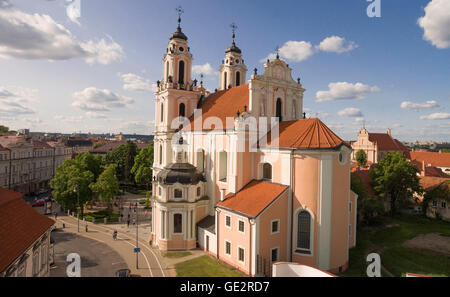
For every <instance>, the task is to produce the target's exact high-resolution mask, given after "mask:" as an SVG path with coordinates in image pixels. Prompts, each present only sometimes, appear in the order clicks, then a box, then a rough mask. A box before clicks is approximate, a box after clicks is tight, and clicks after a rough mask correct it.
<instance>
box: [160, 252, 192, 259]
mask: <svg viewBox="0 0 450 297" xmlns="http://www.w3.org/2000/svg"><path fill="white" fill-rule="evenodd" d="M189 255H192V253H191V252H167V253H165V254H164V257H166V258H171V259H174V258H183V257H186V256H189Z"/></svg>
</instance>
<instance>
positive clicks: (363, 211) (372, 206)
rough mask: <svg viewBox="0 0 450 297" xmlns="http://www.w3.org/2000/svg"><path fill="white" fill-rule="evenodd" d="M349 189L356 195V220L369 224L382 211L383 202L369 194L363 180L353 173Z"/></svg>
mask: <svg viewBox="0 0 450 297" xmlns="http://www.w3.org/2000/svg"><path fill="white" fill-rule="evenodd" d="M351 189H352V191H353V192H355V193H356V194H357V195H358V208H357V209H358V210H357V211H358V214H357V215H358V221H362V222H365V223H366V224H370V222H371V221H372V220H373V219H374V218H375V217H376V216H378V215H381V214H383V213H384V205H383V202H381V201H380V199H377V198H376V197H372V196H371V195H370V193H369V189H368V188H367V186H366V185H365V184H364V182H363V180H362V179H361V178H360V177H359V176H357V175H356V174H355V173H352V174H351Z"/></svg>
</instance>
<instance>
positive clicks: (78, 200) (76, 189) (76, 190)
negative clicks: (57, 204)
mask: <svg viewBox="0 0 450 297" xmlns="http://www.w3.org/2000/svg"><path fill="white" fill-rule="evenodd" d="M73 191H74V193H77V204H78V207H79V206H80V191H79V189H78V184H77V186H76V187H75V188H74V189H73ZM77 220H78V222H77V223H78V232H80V213H79V212H78V208H77Z"/></svg>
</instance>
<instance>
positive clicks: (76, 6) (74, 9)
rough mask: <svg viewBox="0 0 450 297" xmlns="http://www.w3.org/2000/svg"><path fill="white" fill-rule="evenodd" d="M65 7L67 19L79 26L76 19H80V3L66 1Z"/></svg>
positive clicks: (73, 0)
mask: <svg viewBox="0 0 450 297" xmlns="http://www.w3.org/2000/svg"><path fill="white" fill-rule="evenodd" d="M66 3H67V6H66V14H67V17H68V18H69V19H70V20H71V21H72V22H74V23H75V24H77V25H78V26H80V25H81V24H80V22H79V21H78V19H79V18H80V17H81V1H75V0H66Z"/></svg>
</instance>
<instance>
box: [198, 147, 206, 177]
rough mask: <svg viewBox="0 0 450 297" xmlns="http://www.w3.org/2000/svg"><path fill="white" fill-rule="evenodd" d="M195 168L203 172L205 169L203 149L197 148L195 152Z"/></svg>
mask: <svg viewBox="0 0 450 297" xmlns="http://www.w3.org/2000/svg"><path fill="white" fill-rule="evenodd" d="M197 170H199V171H200V172H203V171H204V170H205V151H204V150H199V151H198V152H197Z"/></svg>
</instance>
